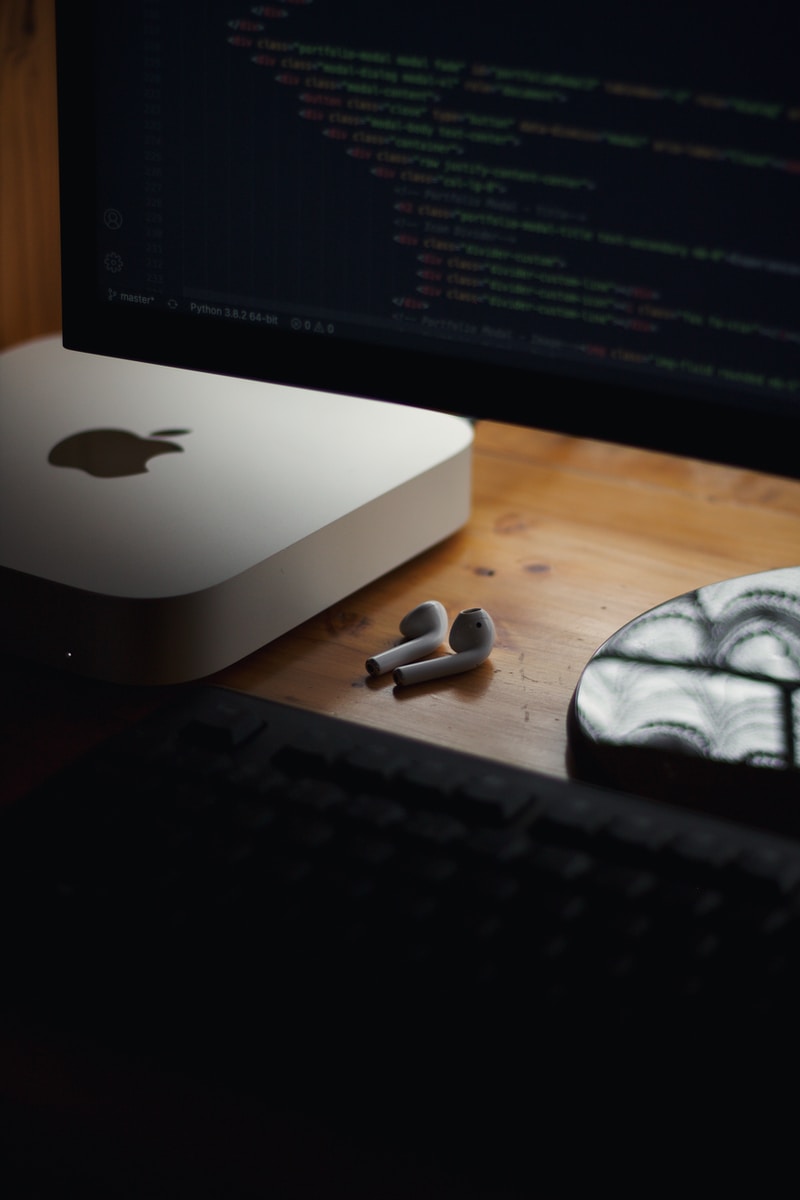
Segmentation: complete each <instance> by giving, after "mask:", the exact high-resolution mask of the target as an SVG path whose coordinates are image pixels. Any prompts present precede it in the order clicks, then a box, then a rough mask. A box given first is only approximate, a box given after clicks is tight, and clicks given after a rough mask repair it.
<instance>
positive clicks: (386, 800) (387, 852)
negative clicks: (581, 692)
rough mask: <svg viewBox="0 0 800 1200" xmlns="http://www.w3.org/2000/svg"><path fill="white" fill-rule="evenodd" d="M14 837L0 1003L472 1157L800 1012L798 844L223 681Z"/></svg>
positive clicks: (55, 794)
mask: <svg viewBox="0 0 800 1200" xmlns="http://www.w3.org/2000/svg"><path fill="white" fill-rule="evenodd" d="M0 828H1V829H2V839H1V846H0V858H1V859H2V862H1V863H0V866H1V867H2V870H1V871H0V889H2V913H3V918H2V931H1V932H2V946H3V956H4V958H3V961H4V1000H3V1003H4V1005H5V1007H6V1008H11V1009H14V1010H16V1011H20V1012H23V1013H25V1014H26V1015H30V1016H33V1017H34V1018H35V1019H36V1020H41V1021H50V1022H53V1023H55V1024H56V1025H57V1026H58V1027H59V1028H61V1029H66V1030H72V1029H77V1030H84V1031H86V1030H88V1031H90V1032H91V1034H92V1036H93V1037H95V1038H97V1039H99V1040H100V1041H101V1042H104V1041H110V1042H113V1043H114V1044H116V1045H120V1046H122V1047H124V1048H126V1049H128V1050H133V1051H134V1052H138V1053H145V1054H147V1055H148V1056H151V1057H153V1058H154V1059H156V1060H157V1061H164V1062H166V1063H170V1064H173V1063H174V1064H176V1065H179V1066H181V1067H182V1068H185V1069H187V1070H189V1071H197V1072H199V1073H200V1074H201V1075H202V1076H204V1077H220V1078H224V1079H225V1080H226V1081H228V1082H232V1083H235V1085H236V1086H237V1087H240V1088H244V1089H247V1090H250V1091H253V1092H255V1093H258V1094H264V1095H267V1096H271V1097H272V1098H273V1100H275V1099H276V1098H279V1100H280V1102H284V1101H285V1102H286V1103H290V1102H291V1103H303V1102H307V1101H309V1099H311V1101H312V1103H313V1104H315V1105H317V1106H318V1107H319V1109H320V1111H328V1112H330V1111H335V1112H336V1114H337V1115H338V1116H342V1115H343V1114H344V1113H345V1112H346V1111H348V1106H349V1104H350V1100H349V1099H347V1097H355V1098H356V1099H355V1100H354V1101H353V1103H354V1104H355V1103H357V1102H358V1100H359V1098H360V1102H361V1105H360V1109H359V1117H358V1120H359V1121H360V1122H364V1123H367V1124H370V1123H371V1124H372V1125H375V1126H380V1128H381V1130H382V1132H385V1127H384V1121H385V1118H386V1114H387V1112H388V1110H389V1108H390V1107H392V1108H399V1109H400V1110H401V1112H402V1113H403V1114H404V1116H403V1120H402V1122H401V1126H400V1128H401V1129H402V1130H403V1136H404V1137H408V1136H410V1134H409V1129H410V1127H411V1126H412V1125H413V1126H415V1128H416V1129H417V1132H418V1133H419V1134H420V1136H422V1134H423V1131H424V1130H426V1131H427V1133H426V1136H427V1137H428V1138H429V1139H433V1140H436V1141H438V1140H441V1141H442V1143H444V1142H447V1141H448V1140H449V1143H450V1144H452V1145H456V1146H457V1148H458V1154H459V1155H460V1156H463V1155H464V1153H465V1143H467V1144H469V1146H470V1148H471V1149H473V1150H475V1149H477V1150H480V1149H481V1148H483V1149H486V1147H489V1146H492V1145H496V1138H497V1136H499V1137H500V1138H501V1139H502V1140H504V1141H506V1140H508V1138H507V1135H506V1133H505V1132H504V1131H505V1130H506V1129H507V1128H508V1126H507V1124H506V1122H507V1121H509V1120H517V1121H520V1120H522V1118H523V1117H525V1120H526V1121H527V1120H529V1115H527V1116H526V1114H528V1109H527V1108H526V1107H525V1106H524V1105H525V1103H526V1102H525V1101H523V1108H522V1109H520V1100H519V1085H522V1086H523V1088H528V1089H530V1087H531V1081H535V1087H534V1090H535V1092H536V1094H537V1095H538V1096H539V1097H541V1096H542V1095H543V1094H545V1091H546V1094H547V1095H548V1096H550V1097H552V1096H553V1094H554V1093H553V1090H552V1089H553V1088H554V1087H555V1086H557V1085H558V1084H559V1082H560V1083H561V1084H563V1083H564V1081H565V1079H567V1080H572V1079H574V1070H575V1068H574V1063H575V1061H576V1056H577V1058H580V1056H581V1055H583V1054H593V1053H594V1052H596V1051H597V1050H598V1049H599V1050H600V1051H601V1053H603V1054H604V1055H606V1056H608V1055H610V1057H611V1059H613V1062H614V1064H615V1068H614V1069H615V1070H618V1069H620V1067H621V1064H622V1060H623V1054H628V1053H629V1052H630V1059H631V1061H633V1062H635V1060H636V1059H637V1057H639V1055H640V1053H644V1054H645V1055H646V1056H647V1057H648V1059H649V1060H652V1056H653V1053H654V1047H658V1048H660V1049H661V1050H665V1049H666V1048H667V1047H668V1046H669V1047H670V1051H669V1052H670V1053H671V1048H672V1047H674V1046H679V1045H680V1044H681V1043H682V1042H683V1040H684V1039H690V1040H691V1042H692V1045H695V1046H696V1045H697V1044H698V1042H702V1044H704V1045H705V1044H707V1043H706V1041H704V1039H708V1038H709V1037H713V1036H716V1037H717V1038H718V1039H719V1038H721V1039H722V1040H723V1041H724V1039H726V1038H728V1037H731V1036H735V1037H736V1038H737V1044H740V1043H741V1031H742V1030H743V1029H759V1030H768V1031H770V1033H771V1034H774V1035H776V1036H777V1037H778V1038H781V1037H783V1036H784V1034H785V1031H786V1030H789V1029H792V1030H793V1028H794V1023H795V1020H796V1013H797V1012H798V1011H800V1009H799V1008H798V1002H799V1001H800V987H799V986H798V980H799V978H800V971H798V966H799V965H800V919H799V918H800V908H799V907H798V896H799V895H800V892H799V891H798V885H800V846H798V844H797V843H795V842H794V841H792V840H790V839H788V838H784V837H779V836H775V835H773V834H770V833H766V832H760V831H756V830H753V829H746V828H744V827H742V826H739V825H735V824H733V823H728V822H726V821H723V820H721V819H716V818H710V817H707V816H701V815H697V814H692V813H689V812H688V811H686V810H682V809H680V808H679V807H669V806H664V805H657V804H654V803H650V802H648V801H645V800H643V799H638V798H635V797H632V796H627V795H623V794H617V793H613V792H609V791H605V790H600V789H596V788H593V787H591V786H588V785H584V784H579V783H577V782H565V781H559V780H553V779H550V778H547V777H545V776H543V775H538V774H534V773H530V772H526V771H523V770H518V769H515V768H511V767H508V766H504V765H502V764H498V763H496V762H491V761H488V760H484V759H480V758H477V757H471V756H468V755H466V754H463V753H461V752H454V751H450V750H447V749H444V748H441V747H436V746H433V745H428V744H426V743H422V742H418V741H412V740H409V739H407V738H404V737H402V736H395V735H392V734H389V733H383V732H378V731H375V730H373V729H367V728H365V727H361V726H357V725H354V724H351V723H348V722H343V721H340V720H337V719H334V718H331V717H327V716H324V715H320V714H315V713H310V712H307V711H304V710H299V709H294V708H292V707H288V706H284V705H280V704H276V703H272V702H269V701H266V700H262V699H257V698H253V697H250V696H245V695H240V694H238V693H234V692H230V691H226V690H223V689H217V688H211V687H200V688H197V689H193V690H189V691H187V692H185V693H182V694H181V695H180V697H179V699H178V700H177V702H175V703H172V702H171V703H170V704H168V705H167V706H165V707H164V708H161V709H159V710H158V711H157V712H155V713H154V714H153V715H151V716H149V717H147V718H145V719H144V720H142V721H141V722H140V723H138V724H136V725H135V726H132V727H131V728H130V729H128V730H127V731H125V732H124V733H123V734H122V735H120V736H117V737H115V738H114V739H112V740H110V741H109V742H107V743H106V744H104V745H103V746H101V747H100V748H99V749H98V750H96V751H94V752H92V753H91V754H90V755H88V756H87V757H85V758H83V759H81V760H80V761H79V762H78V763H77V764H75V765H73V766H71V767H70V768H68V769H66V770H64V771H63V772H62V773H60V774H59V775H58V776H57V777H56V778H54V779H52V780H50V781H49V782H48V783H47V784H46V785H45V786H44V787H42V788H40V789H38V791H37V792H36V793H35V794H33V795H31V796H29V797H26V798H25V800H24V801H23V802H20V803H18V804H17V805H16V806H14V807H13V808H12V809H11V810H9V811H7V812H5V813H4V814H3V816H2V826H0ZM643 1048H644V1049H643ZM581 1061H583V1063H584V1066H585V1063H586V1061H587V1060H585V1059H583V1060H581ZM568 1064H570V1065H568ZM408 1089H412V1090H413V1092H414V1094H415V1100H414V1103H413V1105H407V1104H405V1102H404V1100H403V1097H404V1096H406V1095H407V1093H408ZM603 1108H604V1104H603V1103H602V1102H598V1112H599V1111H602V1109H603ZM490 1127H491V1128H492V1129H493V1135H492V1137H494V1139H495V1140H494V1141H493V1140H492V1137H490V1135H489V1129H490ZM445 1129H446V1130H447V1133H445ZM498 1131H499V1132H498ZM516 1144H517V1145H518V1144H519V1143H518V1141H517V1143H516ZM522 1145H523V1154H522V1157H523V1158H524V1159H525V1161H526V1162H528V1163H529V1165H530V1160H529V1156H528V1150H527V1149H525V1147H526V1146H527V1145H528V1143H526V1142H524V1141H523V1143H522ZM542 1151H543V1148H542V1147H541V1146H539V1148H538V1151H537V1153H538V1154H539V1155H540V1156H541V1154H542ZM506 1157H507V1156H506V1154H505V1152H504V1161H505V1158H506Z"/></svg>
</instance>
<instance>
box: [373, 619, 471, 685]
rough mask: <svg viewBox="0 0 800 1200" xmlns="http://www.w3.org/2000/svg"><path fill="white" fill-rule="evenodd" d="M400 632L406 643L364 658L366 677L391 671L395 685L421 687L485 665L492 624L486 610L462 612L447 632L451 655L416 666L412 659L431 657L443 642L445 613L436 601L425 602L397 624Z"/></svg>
mask: <svg viewBox="0 0 800 1200" xmlns="http://www.w3.org/2000/svg"><path fill="white" fill-rule="evenodd" d="M400 632H401V633H402V634H403V636H404V637H405V638H408V639H409V640H408V641H405V642H402V643H401V645H399V646H393V647H392V649H391V650H384V652H383V653H382V654H376V655H375V656H374V658H368V659H367V664H366V665H367V671H368V672H369V673H370V675H385V674H386V673H387V672H388V671H391V672H392V673H393V678H394V681H395V683H398V684H409V683H425V682H426V681H427V680H429V679H441V678H442V676H444V675H458V674H459V673H460V672H461V671H471V670H472V668H473V667H477V666H479V665H480V664H481V663H482V662H485V660H486V659H487V658H488V657H489V655H490V654H491V652H492V646H493V645H494V638H495V632H494V622H493V621H492V618H491V617H490V616H489V614H488V613H487V611H486V609H485V608H465V609H464V610H463V612H460V613H459V614H458V616H457V617H456V619H455V621H454V622H453V627H452V629H451V630H450V645H451V647H452V649H453V650H454V651H455V653H454V654H446V655H444V656H442V657H440V658H430V659H427V660H426V661H425V662H416V661H415V659H417V658H420V657H422V656H424V655H426V654H432V653H433V651H434V650H437V649H438V648H439V646H441V644H442V642H443V641H444V637H445V634H446V632H447V613H446V612H445V609H444V605H442V604H440V603H439V601H438V600H425V601H424V602H423V603H422V604H418V605H417V607H416V608H412V610H411V612H410V613H406V615H405V616H404V617H403V619H402V621H401V622H400Z"/></svg>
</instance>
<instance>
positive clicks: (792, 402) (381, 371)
mask: <svg viewBox="0 0 800 1200" xmlns="http://www.w3.org/2000/svg"><path fill="white" fill-rule="evenodd" d="M773 10H774V12H773ZM784 13H785V10H784ZM58 15H59V30H58V36H59V75H60V93H59V103H60V113H61V130H62V152H63V153H62V189H63V190H62V204H63V209H62V212H63V232H64V261H63V274H64V338H65V343H66V344H67V345H68V346H72V347H75V348H77V349H81V350H90V351H98V352H100V353H103V354H113V355H120V356H123V357H126V358H135V359H146V360H148V361H152V362H161V363H169V364H171V365H174V366H179V367H189V368H192V369H201V370H207V371H215V372H221V373H223V374H225V373H229V374H236V375H244V376H247V377H250V378H257V379H269V380H273V381H275V380H278V381H280V382H282V383H287V384H292V385H298V384H299V385H302V386H305V387H313V388H319V389H321V390H323V391H325V392H345V393H352V394H356V395H359V396H367V397H377V398H380V399H382V400H388V401H395V402H400V403H403V404H412V405H415V406H423V407H433V408H439V409H443V410H445V411H449V412H458V413H462V414H466V415H469V416H472V417H478V418H481V417H484V418H493V419H500V420H510V421H514V422H519V423H523V424H530V425H534V426H538V427H545V428H550V429H557V430H560V431H565V432H572V433H576V434H580V435H586V436H592V437H598V438H603V439H612V440H615V441H623V442H627V443H634V444H636V445H640V446H645V447H653V448H656V449H660V450H669V451H676V452H679V453H683V454H690V455H693V456H697V457H701V458H711V459H715V460H722V461H724V462H728V463H738V464H744V465H746V466H752V467H759V468H763V469H765V470H769V471H777V472H783V473H788V474H790V475H797V474H798V472H800V466H798V455H797V453H796V446H797V432H798V419H799V416H798V414H800V316H799V314H800V305H799V304H798V302H797V301H798V293H799V289H800V230H799V228H798V221H797V212H798V209H799V208H800V206H799V205H798V194H799V193H800V141H799V140H798V133H799V132H800V95H799V94H798V87H797V71H796V62H795V61H794V56H793V44H792V39H791V38H790V37H787V36H785V27H784V24H783V22H784V21H785V16H782V15H781V11H780V10H779V8H778V6H776V5H774V4H772V3H771V0H768V2H767V3H765V4H759V5H758V8H757V12H756V11H754V10H750V11H749V12H748V13H746V14H744V15H739V14H738V13H736V12H733V11H732V10H731V9H730V6H729V5H722V4H709V3H700V4H696V5H691V6H688V7H685V8H684V7H681V8H679V9H675V8H674V7H673V6H667V5H663V6H652V5H644V6H642V5H629V4H625V3H612V4H604V5H597V4H593V3H589V2H588V0H565V2H564V3H561V4H558V5H553V6H549V7H548V8H547V9H546V10H543V9H542V8H541V6H539V5H526V4H519V5H514V6H508V5H507V6H500V7H498V5H497V4H495V3H491V2H490V0H467V2H464V0H459V2H455V0H444V2H442V3H437V4H430V3H427V2H426V3H420V2H417V0H409V2H407V3H404V4H402V5H397V6H390V7H389V8H387V6H386V5H379V4H374V3H371V2H369V0H362V2H357V0H272V2H270V3H267V4H254V3H250V2H249V0H239V2H238V3H237V2H236V0H219V2H214V0H207V2H204V3H201V4H198V3H196V2H194V0H192V2H185V3H181V2H180V0H169V2H160V0H136V2H131V0H120V2H118V3H115V4H114V5H113V6H109V5H107V4H102V3H94V4H85V5H79V6H78V5H74V4H69V3H65V4H61V5H60V6H59V11H58ZM331 403H332V404H335V403H336V401H335V400H331Z"/></svg>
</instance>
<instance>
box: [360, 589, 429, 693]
mask: <svg viewBox="0 0 800 1200" xmlns="http://www.w3.org/2000/svg"><path fill="white" fill-rule="evenodd" d="M400 632H401V633H402V635H403V637H405V638H409V639H410V640H409V641H406V642H403V643H402V644H401V645H399V646H393V647H392V649H391V650H384V651H383V653H382V654H376V655H375V656H374V658H368V659H367V670H368V671H369V673H370V675H385V674H386V672H387V671H393V670H394V669H395V667H399V666H400V664H401V663H407V662H413V660H414V659H415V658H421V657H422V656H424V655H425V654H431V653H432V652H433V651H434V650H438V648H439V646H441V644H442V642H443V641H444V637H445V634H446V633H447V613H446V612H445V608H444V605H443V604H440V603H439V601H438V600H425V601H424V602H423V603H422V604H418V605H417V607H416V608H412V610H411V612H410V613H406V615H405V616H404V617H403V619H402V621H401V622H400Z"/></svg>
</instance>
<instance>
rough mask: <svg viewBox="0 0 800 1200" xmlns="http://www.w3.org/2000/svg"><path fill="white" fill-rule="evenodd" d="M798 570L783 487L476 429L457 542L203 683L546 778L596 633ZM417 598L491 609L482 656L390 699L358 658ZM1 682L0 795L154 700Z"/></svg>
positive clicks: (382, 643) (19, 675)
mask: <svg viewBox="0 0 800 1200" xmlns="http://www.w3.org/2000/svg"><path fill="white" fill-rule="evenodd" d="M798 561H800V482H794V481H788V480H783V479H777V478H774V477H770V476H764V475H758V474H755V473H753V472H750V471H740V470H734V469H730V468H724V467H717V466H710V465H708V464H701V463H697V462H690V461H687V460H682V459H675V458H671V457H667V456H665V455H655V454H650V453H644V452H641V451H637V450H629V449H626V448H622V447H618V446H607V445H603V444H600V443H596V442H587V441H581V440H576V439H573V438H568V437H561V436H558V435H554V434H546V433H540V432H535V431H531V430H524V429H517V428H513V427H507V426H502V425H495V424H491V423H485V424H482V425H479V426H478V428H477V431H476V443H475V458H474V506H473V512H472V517H471V520H470V521H469V523H468V525H467V526H466V527H465V528H464V529H463V530H462V531H461V532H460V533H458V534H456V535H455V536H454V537H452V538H450V539H448V540H447V541H446V542H444V543H443V544H441V545H440V546H437V547H435V548H434V549H432V550H430V551H428V552H427V553H426V554H423V555H421V556H420V557H419V558H417V559H415V560H414V561H412V562H411V563H408V564H406V565H405V566H403V567H400V568H398V569H397V570H396V571H394V572H392V573H391V574H390V575H387V576H385V577H384V578H382V579H379V580H378V581H377V582H375V583H374V584H372V585H370V586H369V587H366V588H363V589H362V590H361V591H359V592H357V593H356V594H355V595H353V596H350V597H348V598H347V599H346V600H344V601H343V602H342V603H341V604H337V605H335V606H334V607H332V608H330V609H328V610H326V611H325V612H323V613H322V614H320V615H319V616H318V617H316V618H315V619H313V620H311V621H308V622H306V623H305V624H304V625H301V626H300V627H299V628H298V629H296V630H294V631H293V632H291V633H289V634H286V635H285V636H284V637H282V638H280V639H278V640H277V641H275V642H273V643H271V644H270V645H268V646H266V647H264V649H262V650H260V651H259V652H257V653H256V654H253V655H251V656H250V657H249V658H247V659H245V660H243V661H242V662H240V663H237V664H236V665H234V666H232V667H230V668H229V669H227V670H225V671H223V672H221V673H220V674H219V675H217V676H215V677H214V678H215V680H216V681H218V682H220V683H223V684H226V685H228V686H231V687H234V688H240V689H242V690H245V691H251V692H254V693H256V694H258V695H262V696H268V697H270V698H273V699H277V700H282V701H285V702H287V703H290V704H297V705H301V706H305V707H308V708H312V709H319V710H321V711H324V712H329V713H333V714H335V715H337V716H341V717H345V718H348V719H350V720H353V721H357V722H361V723H362V724H365V725H371V726H376V727H380V728H389V729H395V730H398V731H400V732H403V733H407V734H410V735H412V736H414V737H419V738H427V739H430V740H432V741H436V742H442V743H445V744H447V745H451V746H455V747H459V748H463V749H465V750H473V751H477V752H480V753H483V754H486V755H489V756H491V757H496V758H498V759H502V760H504V761H508V762H513V763H516V764H518V765H521V766H529V767H534V768H539V769H542V770H545V771H547V772H549V773H551V774H554V775H563V774H564V773H565V772H566V763H565V751H566V731H565V717H566V711H567V706H568V703H569V699H570V696H571V694H572V691H573V688H574V687H575V684H576V682H577V680H578V677H579V675H580V672H581V669H582V667H583V665H584V663H585V662H586V660H587V659H588V658H589V656H590V655H591V653H592V651H593V650H594V649H595V648H596V647H597V646H598V645H599V644H600V643H601V642H602V641H604V640H605V638H606V637H608V636H609V635H610V634H611V633H613V632H614V631H615V630H616V629H617V628H618V627H619V626H620V625H622V624H623V623H624V622H626V621H628V620H630V619H631V618H633V617H635V616H636V615H637V614H638V613H640V612H642V611H644V610H645V609H648V608H650V607H652V606H653V605H655V604H658V603H660V602H661V601H663V600H667V599H670V598H671V597H673V596H675V595H678V594H680V593H682V592H684V591H688V590H690V589H693V588H696V587H699V586H701V585H703V584H707V583H712V582H714V581H716V580H718V579H722V578H726V577H728V576H732V575H740V574H745V573H749V572H754V571H760V570H767V569H769V568H772V567H781V566H791V565H795V564H797V563H798ZM430 598H436V599H439V600H441V601H442V603H443V604H444V605H445V607H446V608H447V610H448V612H449V613H450V614H452V615H455V614H456V613H457V612H458V611H459V610H460V609H461V608H466V607H469V606H471V605H482V606H483V607H485V608H487V609H488V610H489V611H490V612H491V614H492V616H493V618H494V621H495V624H496V626H497V644H496V647H495V650H494V652H493V654H492V656H491V658H490V659H489V661H488V662H486V663H484V664H483V666H481V667H480V668H478V669H477V670H476V671H473V672H471V673H469V674H466V675H460V676H456V677H453V678H452V679H449V680H447V679H446V680H440V681H438V682H436V683H431V684H428V685H424V686H418V687H414V688H413V689H408V690H407V691H404V690H401V689H396V688H394V687H393V685H392V682H391V679H388V678H381V679H371V678H369V677H368V676H367V674H366V672H365V670H364V662H365V660H366V659H367V658H368V657H369V656H370V654H373V653H375V652H377V651H378V650H381V649H384V648H385V647H387V646H389V645H391V644H392V643H393V642H395V641H396V640H397V639H398V637H399V633H398V624H399V621H400V618H401V617H402V616H403V614H404V613H406V612H408V610H409V609H411V608H412V607H413V606H414V605H415V604H417V603H419V602H420V601H421V600H425V599H430ZM3 676H4V682H5V686H4V689H3V692H4V696H3V700H2V708H0V717H2V729H3V733H2V743H3V745H2V753H3V763H4V766H3V768H2V770H3V773H4V775H5V783H4V789H3V790H4V794H5V796H6V798H8V797H10V796H12V795H15V794H19V793H20V792H22V791H24V790H25V788H26V787H27V786H28V785H29V784H30V783H31V782H33V781H35V779H36V778H39V777H41V776H42V775H43V774H45V773H46V772H47V771H48V770H49V769H51V767H52V766H53V765H57V764H58V763H59V762H61V761H63V760H64V759H65V758H67V757H70V756H71V755H73V754H74V753H75V752H76V751H77V750H79V749H81V748H82V747H83V746H85V745H88V744H90V743H91V742H92V741H94V740H95V739H96V738H97V737H98V736H99V735H100V734H102V733H104V732H107V731H109V730H111V729H114V728H116V727H118V726H119V725H120V724H122V723H124V722H125V721H127V720H130V718H131V717H132V716H134V715H136V713H138V712H139V711H141V710H142V709H143V708H146V707H147V706H149V705H150V704H152V703H154V702H155V701H156V700H157V699H158V698H159V696H160V695H161V691H160V690H158V689H127V688H117V687H111V686H108V685H104V684H97V683H92V682H90V681H83V680H78V679H75V678H71V677H68V676H61V675H59V674H58V673H56V672H51V671H47V670H43V669H39V668H35V667H30V666H29V665H28V664H23V663H16V662H6V663H5V664H3Z"/></svg>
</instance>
